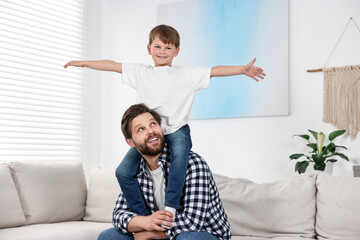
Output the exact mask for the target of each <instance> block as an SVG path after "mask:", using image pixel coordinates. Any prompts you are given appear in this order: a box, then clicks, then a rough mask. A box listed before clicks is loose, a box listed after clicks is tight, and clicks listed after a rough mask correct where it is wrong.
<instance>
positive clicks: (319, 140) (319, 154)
mask: <svg viewBox="0 0 360 240" xmlns="http://www.w3.org/2000/svg"><path fill="white" fill-rule="evenodd" d="M308 131H309V132H310V133H311V134H312V136H313V137H314V138H315V140H316V142H310V136H309V135H307V134H302V135H294V136H297V137H301V138H303V139H305V140H307V144H306V146H308V147H310V149H311V151H310V152H309V154H308V155H306V154H303V153H295V154H292V155H290V157H289V158H290V160H297V159H300V158H305V160H304V161H299V162H297V163H296V165H295V172H298V173H299V174H302V173H304V172H305V171H306V169H307V167H308V166H309V164H310V163H314V169H315V170H318V171H324V170H325V167H326V164H327V163H329V162H331V163H334V162H336V161H337V159H335V158H336V157H340V158H342V159H344V160H346V161H349V158H348V157H347V156H345V155H344V154H342V153H339V152H338V150H339V149H347V148H346V147H344V146H338V145H336V144H335V143H333V141H334V139H335V138H337V137H338V136H341V135H343V134H344V133H345V130H336V131H334V132H332V133H330V134H329V138H328V139H329V141H330V142H329V143H328V144H327V145H326V146H324V140H325V134H324V133H322V132H319V133H317V132H315V131H312V130H310V129H309V130H308Z"/></svg>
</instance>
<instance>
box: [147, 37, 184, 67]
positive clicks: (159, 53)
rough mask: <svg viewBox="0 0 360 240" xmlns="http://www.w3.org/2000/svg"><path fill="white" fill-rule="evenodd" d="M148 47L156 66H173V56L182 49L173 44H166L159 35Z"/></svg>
mask: <svg viewBox="0 0 360 240" xmlns="http://www.w3.org/2000/svg"><path fill="white" fill-rule="evenodd" d="M147 49H148V52H149V54H150V55H151V57H152V59H153V60H154V63H155V67H160V66H171V65H172V61H173V58H174V57H176V56H177V55H178V53H179V51H180V48H176V47H175V45H173V44H165V43H164V42H163V41H161V40H160V39H159V37H155V39H154V41H153V42H152V43H151V45H150V44H149V45H148V46H147Z"/></svg>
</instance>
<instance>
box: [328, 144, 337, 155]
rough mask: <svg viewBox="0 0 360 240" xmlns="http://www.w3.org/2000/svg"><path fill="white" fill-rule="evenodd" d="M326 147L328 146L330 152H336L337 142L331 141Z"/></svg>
mask: <svg viewBox="0 0 360 240" xmlns="http://www.w3.org/2000/svg"><path fill="white" fill-rule="evenodd" d="M326 148H327V150H328V151H329V152H332V153H333V152H335V150H336V145H335V144H333V143H329V144H328V145H327V146H326Z"/></svg>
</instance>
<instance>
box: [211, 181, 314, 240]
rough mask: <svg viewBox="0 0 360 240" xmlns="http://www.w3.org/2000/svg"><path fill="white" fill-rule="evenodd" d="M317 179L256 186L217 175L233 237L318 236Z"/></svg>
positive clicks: (248, 182) (217, 182) (249, 182)
mask: <svg viewBox="0 0 360 240" xmlns="http://www.w3.org/2000/svg"><path fill="white" fill-rule="evenodd" d="M315 177H316V176H314V175H303V176H296V177H291V178H288V179H284V180H280V181H276V182H272V183H264V184H256V183H253V182H251V181H249V180H246V179H231V178H227V177H224V176H220V175H217V174H214V179H215V182H216V185H217V187H218V189H219V193H220V197H221V200H222V202H223V204H224V208H225V211H226V214H227V215H228V218H229V221H230V226H231V233H232V234H233V236H253V237H265V238H269V237H281V236H282V237H304V238H312V237H313V236H314V235H315V231H314V226H315Z"/></svg>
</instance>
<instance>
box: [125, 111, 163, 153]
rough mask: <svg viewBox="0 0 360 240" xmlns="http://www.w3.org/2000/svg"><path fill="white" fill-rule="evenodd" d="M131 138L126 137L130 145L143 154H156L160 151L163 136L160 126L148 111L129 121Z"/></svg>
mask: <svg viewBox="0 0 360 240" xmlns="http://www.w3.org/2000/svg"><path fill="white" fill-rule="evenodd" d="M131 135H132V138H131V139H126V141H127V143H128V144H129V145H130V146H131V147H136V149H137V150H138V151H139V152H140V153H141V154H142V155H145V156H156V155H158V154H159V153H161V152H162V150H163V148H164V145H165V138H164V134H163V132H162V129H161V126H160V125H159V124H158V122H157V121H156V120H155V118H154V117H153V116H152V115H151V114H150V113H143V114H140V115H139V116H137V117H135V118H134V119H133V120H132V122H131Z"/></svg>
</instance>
